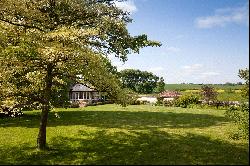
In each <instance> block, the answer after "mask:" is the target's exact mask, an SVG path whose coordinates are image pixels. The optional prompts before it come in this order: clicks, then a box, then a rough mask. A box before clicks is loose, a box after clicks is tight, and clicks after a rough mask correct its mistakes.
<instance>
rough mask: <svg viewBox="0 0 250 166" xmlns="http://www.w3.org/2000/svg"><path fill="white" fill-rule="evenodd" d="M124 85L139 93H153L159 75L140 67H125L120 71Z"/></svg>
mask: <svg viewBox="0 0 250 166" xmlns="http://www.w3.org/2000/svg"><path fill="white" fill-rule="evenodd" d="M119 76H120V78H121V81H122V84H123V87H125V88H129V89H131V90H133V91H135V92H138V93H152V92H153V90H154V89H155V88H156V87H157V82H158V80H159V77H158V76H156V75H154V74H153V73H151V72H147V71H140V70H138V69H125V70H122V71H120V72H119Z"/></svg>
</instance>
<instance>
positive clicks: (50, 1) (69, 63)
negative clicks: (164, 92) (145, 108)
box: [0, 0, 160, 149]
mask: <svg viewBox="0 0 250 166" xmlns="http://www.w3.org/2000/svg"><path fill="white" fill-rule="evenodd" d="M131 21H132V20H131V18H130V17H129V13H127V12H124V11H122V10H121V9H119V8H117V7H116V6H115V5H114V2H113V1H112V0H70V1H69V0H19V1H16V0H1V1H0V71H1V73H0V84H1V88H2V89H1V91H0V92H1V95H2V97H1V98H2V100H6V99H13V100H15V102H16V106H18V107H25V106H26V107H30V106H34V105H36V106H37V105H38V106H39V107H40V108H41V109H42V114H41V122H40V129H39V134H38V140H37V142H38V148H40V149H43V148H45V144H46V125H47V118H48V112H49V110H50V108H51V106H52V105H53V103H54V102H53V101H55V99H56V98H58V95H57V94H58V92H60V90H62V89H63V88H64V87H65V86H67V84H68V83H69V82H71V81H72V80H77V79H78V77H77V75H82V78H83V79H82V81H87V82H89V83H91V84H92V85H93V86H95V87H96V88H97V89H98V90H105V91H107V92H108V94H109V95H110V96H111V97H113V98H115V99H117V97H118V96H119V93H120V92H121V88H120V82H119V80H118V79H117V78H116V76H114V75H113V74H112V73H111V72H110V70H109V69H108V68H107V59H106V56H107V55H108V54H111V53H113V54H115V55H116V57H118V58H120V59H121V60H122V61H126V60H127V55H128V54H129V53H131V52H134V53H139V49H140V48H142V47H146V46H160V43H158V42H156V41H150V40H148V39H147V35H145V34H142V35H138V36H131V35H130V34H129V32H128V31H127V28H126V26H127V24H128V23H130V22H131ZM117 101H119V100H117Z"/></svg>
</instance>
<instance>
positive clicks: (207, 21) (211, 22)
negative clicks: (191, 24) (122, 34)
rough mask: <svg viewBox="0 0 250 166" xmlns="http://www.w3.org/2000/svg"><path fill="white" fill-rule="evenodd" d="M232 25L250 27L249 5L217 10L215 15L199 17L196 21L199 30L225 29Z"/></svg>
mask: <svg viewBox="0 0 250 166" xmlns="http://www.w3.org/2000/svg"><path fill="white" fill-rule="evenodd" d="M232 23H236V24H245V25H247V26H249V7H248V3H246V4H244V5H243V6H240V7H234V8H222V9H217V10H215V13H214V15H211V16H206V17H199V18H197V19H196V20H195V24H196V26H197V27H198V28H213V27H218V26H219V27H223V26H226V25H227V24H232Z"/></svg>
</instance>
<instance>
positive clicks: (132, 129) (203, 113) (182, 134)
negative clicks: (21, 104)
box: [0, 105, 249, 165]
mask: <svg viewBox="0 0 250 166" xmlns="http://www.w3.org/2000/svg"><path fill="white" fill-rule="evenodd" d="M55 112H56V113H57V114H59V116H60V118H56V116H55V115H54V113H55ZM55 112H51V113H50V115H49V122H48V127H47V142H48V146H49V149H48V150H46V151H38V150H37V149H36V148H35V146H36V136H37V133H38V126H39V111H32V112H25V115H24V116H23V117H21V118H20V119H18V118H17V119H0V164H95V165H96V164H105V165H113V164H154V165H156V164H160V165H168V164H225V165H233V164H246V165H247V164H249V158H248V154H249V150H248V147H249V144H248V141H245V140H232V139H229V136H230V133H231V132H233V131H234V130H235V129H236V127H235V126H234V125H233V123H232V122H230V121H229V120H228V119H227V118H225V116H224V112H225V111H224V110H212V109H203V110H202V109H183V108H167V107H160V106H159V107H158V106H149V105H143V106H142V105H141V106H128V107H126V108H122V107H120V106H117V105H102V106H91V107H86V108H75V109H73V108H72V109H56V110H55Z"/></svg>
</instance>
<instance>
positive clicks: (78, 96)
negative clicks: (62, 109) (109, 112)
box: [69, 83, 105, 104]
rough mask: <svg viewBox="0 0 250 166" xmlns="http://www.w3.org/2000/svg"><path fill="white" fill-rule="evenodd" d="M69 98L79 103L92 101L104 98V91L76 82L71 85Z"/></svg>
mask: <svg viewBox="0 0 250 166" xmlns="http://www.w3.org/2000/svg"><path fill="white" fill-rule="evenodd" d="M69 99H70V101H71V102H79V103H80V104H86V103H92V102H94V101H99V100H105V92H99V91H98V90H96V89H95V88H94V87H91V86H89V85H86V84H81V83H77V84H74V85H73V86H71V88H70V91H69Z"/></svg>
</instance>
